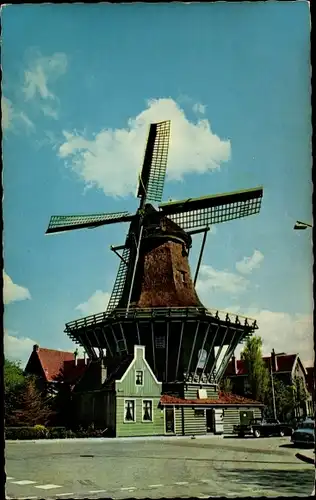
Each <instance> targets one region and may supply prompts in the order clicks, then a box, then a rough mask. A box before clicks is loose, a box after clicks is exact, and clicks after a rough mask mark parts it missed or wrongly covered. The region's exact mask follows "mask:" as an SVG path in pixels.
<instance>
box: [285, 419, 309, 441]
mask: <svg viewBox="0 0 316 500" xmlns="http://www.w3.org/2000/svg"><path fill="white" fill-rule="evenodd" d="M291 441H292V443H293V444H294V445H295V446H315V422H314V420H312V419H306V420H305V421H304V422H302V423H301V424H300V425H299V427H298V429H296V430H295V431H294V432H293V434H292V437H291Z"/></svg>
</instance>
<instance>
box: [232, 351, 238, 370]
mask: <svg viewBox="0 0 316 500" xmlns="http://www.w3.org/2000/svg"><path fill="white" fill-rule="evenodd" d="M232 368H233V374H234V375H237V359H236V356H235V354H233V356H232Z"/></svg>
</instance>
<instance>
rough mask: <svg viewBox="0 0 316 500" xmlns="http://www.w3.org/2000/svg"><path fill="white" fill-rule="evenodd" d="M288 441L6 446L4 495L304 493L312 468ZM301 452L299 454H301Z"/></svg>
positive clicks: (177, 440)
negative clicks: (298, 456) (300, 458)
mask: <svg viewBox="0 0 316 500" xmlns="http://www.w3.org/2000/svg"><path fill="white" fill-rule="evenodd" d="M298 451H300V450H298V449H297V448H293V446H292V445H290V444H289V438H260V439H255V438H248V439H238V438H222V437H210V438H196V439H194V440H191V439H189V438H188V439H187V438H169V439H162V440H135V439H128V440H127V439H124V440H119V439H112V440H111V439H108V440H102V441H101V440H100V441H94V440H89V439H87V440H84V441H73V440H66V441H65V440H61V441H59V442H52V441H49V440H47V441H34V442H23V441H20V442H7V443H6V474H7V483H6V495H7V498H9V499H10V498H15V499H17V498H28V499H29V500H32V499H34V500H35V499H37V498H46V499H48V498H49V499H50V498H52V499H57V498H59V499H60V498H74V497H75V498H92V499H96V498H102V497H111V498H120V499H121V498H122V499H123V498H131V497H132V498H146V497H147V498H161V497H183V498H184V497H192V496H193V497H200V498H206V497H208V496H229V495H232V496H236V495H237V496H295V495H297V496H306V495H310V494H311V492H312V490H313V487H314V467H313V465H309V464H307V463H304V462H302V461H301V460H298V459H297V458H296V457H295V454H296V453H297V452H298ZM303 453H304V452H303Z"/></svg>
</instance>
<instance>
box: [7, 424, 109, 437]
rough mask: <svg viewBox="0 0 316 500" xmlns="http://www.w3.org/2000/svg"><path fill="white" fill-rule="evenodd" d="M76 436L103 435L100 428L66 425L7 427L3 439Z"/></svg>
mask: <svg viewBox="0 0 316 500" xmlns="http://www.w3.org/2000/svg"><path fill="white" fill-rule="evenodd" d="M76 437H80V438H81V437H87V438H88V437H104V432H103V431H102V430H98V429H96V430H94V429H81V428H80V429H78V430H76V431H72V430H70V429H66V427H49V428H46V427H44V426H39V425H38V426H37V425H35V426H34V427H7V428H6V430H5V439H11V440H17V439H19V440H23V439H65V438H76Z"/></svg>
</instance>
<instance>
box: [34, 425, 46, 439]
mask: <svg viewBox="0 0 316 500" xmlns="http://www.w3.org/2000/svg"><path fill="white" fill-rule="evenodd" d="M33 429H34V430H35V431H36V433H37V434H38V435H39V436H41V437H46V436H47V435H48V432H49V431H48V429H46V427H45V425H41V424H37V425H34V427H33Z"/></svg>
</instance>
